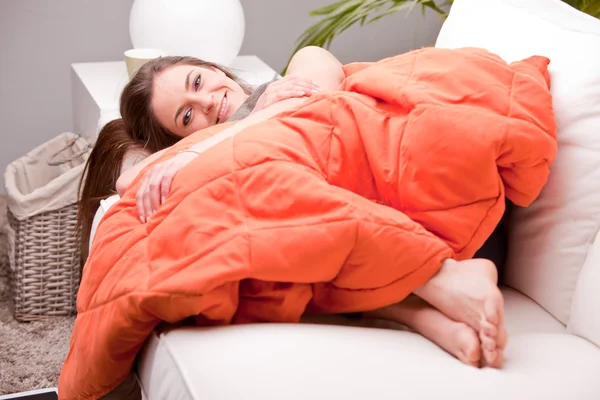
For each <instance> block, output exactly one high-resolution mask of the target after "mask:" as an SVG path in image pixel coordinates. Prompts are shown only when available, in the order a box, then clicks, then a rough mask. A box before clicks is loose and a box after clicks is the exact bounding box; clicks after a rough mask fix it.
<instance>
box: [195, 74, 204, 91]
mask: <svg viewBox="0 0 600 400" xmlns="http://www.w3.org/2000/svg"><path fill="white" fill-rule="evenodd" d="M201 79H202V78H201V76H200V75H198V76H197V77H196V79H195V80H194V90H198V88H199V87H200V82H202V80H201Z"/></svg>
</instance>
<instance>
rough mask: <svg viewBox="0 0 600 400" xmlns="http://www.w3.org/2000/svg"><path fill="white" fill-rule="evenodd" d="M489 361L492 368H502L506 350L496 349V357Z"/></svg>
mask: <svg viewBox="0 0 600 400" xmlns="http://www.w3.org/2000/svg"><path fill="white" fill-rule="evenodd" d="M487 363H488V365H489V366H490V367H492V368H502V365H503V364H504V352H503V351H502V350H498V351H496V354H495V356H494V358H493V359H492V360H491V361H488V362H487Z"/></svg>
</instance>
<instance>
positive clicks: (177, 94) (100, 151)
mask: <svg viewBox="0 0 600 400" xmlns="http://www.w3.org/2000/svg"><path fill="white" fill-rule="evenodd" d="M343 78H344V73H343V71H342V65H341V63H340V62H339V61H338V60H337V59H336V58H335V57H334V56H333V55H331V54H330V53H329V52H327V51H325V50H323V49H321V48H316V47H309V48H305V49H303V50H301V51H299V52H298V53H297V54H296V55H295V56H294V58H293V59H292V61H291V63H290V66H289V68H288V75H287V76H286V77H284V78H283V79H281V80H278V81H274V82H271V83H267V84H265V85H261V86H260V87H259V88H257V89H255V90H254V91H253V90H252V89H250V88H249V87H248V86H246V85H245V84H243V83H242V82H240V81H239V80H238V79H237V78H236V77H235V76H234V75H233V74H231V73H230V72H229V71H227V70H226V69H224V68H222V67H219V66H217V65H214V64H210V63H206V62H202V61H200V60H196V59H193V58H189V57H177V58H173V57H166V58H162V59H158V60H155V61H152V62H150V63H148V64H146V65H145V66H144V67H142V68H141V69H140V71H139V72H138V73H137V75H136V76H135V77H134V78H133V79H132V81H131V82H130V83H129V84H128V85H127V86H126V88H125V89H124V91H123V94H122V97H121V115H122V118H123V119H122V120H117V121H113V122H112V123H111V124H108V125H107V126H106V127H105V129H104V130H103V131H102V132H101V133H100V134H99V137H98V141H97V143H96V145H95V148H94V150H93V152H92V155H91V157H90V159H89V162H88V166H87V176H86V179H85V181H84V184H83V185H82V191H81V203H80V223H81V226H82V230H83V232H84V234H89V228H90V226H91V221H92V219H93V216H94V213H95V210H96V209H97V207H98V204H99V201H100V199H102V198H105V197H108V196H109V195H111V194H114V191H115V189H116V190H117V191H118V193H119V194H123V193H124V192H125V191H126V190H127V189H128V187H129V186H130V183H131V182H132V181H133V179H134V178H135V177H136V176H137V175H138V174H139V173H140V171H141V170H142V169H143V168H144V167H146V166H147V165H148V164H149V163H151V162H153V161H155V160H156V159H157V158H158V157H159V156H160V155H161V154H162V152H163V151H164V150H165V149H166V148H168V147H169V146H171V145H172V144H174V143H176V142H177V141H178V140H179V139H181V138H183V137H186V136H188V135H190V134H192V133H194V132H197V131H199V130H201V129H204V128H207V127H209V126H212V125H214V124H219V123H223V122H226V121H232V120H239V122H236V123H235V124H233V125H232V126H230V127H228V128H227V129H225V130H223V131H221V132H220V133H219V134H217V135H215V136H213V137H210V138H208V139H206V140H204V141H203V142H201V143H199V144H197V145H194V146H192V147H190V148H189V149H188V150H187V151H184V152H181V153H179V154H177V155H176V156H175V157H173V158H171V159H170V160H168V161H165V162H163V163H160V164H157V165H155V166H154V167H153V168H152V169H151V170H150V171H149V172H148V173H147V174H145V176H144V180H143V183H142V185H141V186H140V188H139V190H138V192H137V207H138V212H139V215H140V220H141V222H142V223H145V222H146V221H147V220H148V219H149V218H151V217H152V215H153V214H154V213H155V212H156V210H158V208H159V207H160V204H161V203H162V201H163V199H164V198H165V197H166V196H167V195H168V193H169V189H170V185H171V182H172V179H173V177H174V176H175V174H176V173H177V172H178V171H179V170H180V169H181V168H183V167H184V166H185V165H187V164H188V163H189V162H191V161H192V160H193V159H194V158H196V157H198V156H200V154H201V153H202V151H203V150H204V149H207V148H209V147H211V146H213V145H214V144H216V143H218V142H219V141H221V140H223V139H224V138H227V137H230V136H232V135H235V134H236V133H237V132H240V131H241V130H243V129H244V128H246V127H248V126H250V125H252V124H255V123H258V122H261V121H264V120H267V119H269V118H270V117H272V116H274V115H276V114H278V113H280V112H282V111H285V110H288V109H290V108H292V107H295V106H297V105H298V104H299V103H301V102H303V101H304V100H305V99H306V98H307V97H309V96H310V95H311V94H312V93H314V92H316V91H319V90H321V91H330V90H336V89H337V88H338V87H339V85H340V83H341V82H342V80H343ZM140 157H145V158H144V159H143V160H142V161H140V162H137V160H138V158H140ZM100 164H101V165H102V166H100ZM83 243H84V244H85V247H86V248H85V251H82V254H84V255H85V254H87V240H84V241H83ZM82 250H83V249H82ZM475 271H477V272H475ZM495 271H496V270H495V267H494V266H493V264H492V263H490V262H487V261H486V260H468V261H463V262H460V263H456V262H454V261H453V260H448V262H447V263H446V264H444V267H442V270H441V271H440V273H438V274H437V275H436V276H435V277H434V278H432V280H431V281H430V282H429V283H428V284H427V285H425V286H423V287H422V288H421V289H420V290H419V293H417V294H418V295H419V296H420V297H421V298H418V297H416V296H411V297H409V298H408V299H406V300H405V301H403V302H402V303H400V304H396V305H393V306H389V307H385V308H383V309H379V310H374V311H372V312H368V313H365V316H366V317H372V318H380V319H387V320H392V321H395V322H399V323H402V324H404V325H407V326H409V327H410V328H412V329H414V330H415V331H417V332H419V333H421V334H422V335H424V336H425V337H427V338H429V339H430V340H432V341H433V342H435V343H436V344H438V345H439V346H440V347H442V348H443V349H445V350H446V351H448V352H449V353H450V354H452V355H454V356H455V357H457V358H458V359H460V360H461V361H463V362H464V363H466V364H469V365H473V366H480V365H481V364H483V363H485V364H487V365H489V366H492V367H500V366H501V365H502V363H503V349H504V347H505V345H506V340H507V337H506V332H505V330H504V328H503V321H502V319H503V317H502V296H501V294H500V292H499V290H498V289H497V287H496V283H497V275H496V274H495ZM471 273H473V275H474V276H476V278H477V279H474V280H471V279H470V278H469V274H471ZM444 293H445V294H446V295H447V296H441V297H440V294H444ZM422 298H424V299H430V298H431V299H440V298H441V300H440V301H438V302H437V303H438V304H440V303H443V304H442V305H443V307H442V308H443V309H445V310H450V309H452V310H453V309H456V310H457V311H456V312H452V313H451V315H455V316H456V315H461V314H463V313H464V314H468V313H471V314H477V315H478V317H475V319H477V318H480V320H477V321H476V322H474V323H470V324H469V325H471V326H469V325H468V324H467V323H466V322H468V319H469V318H471V316H472V315H471V316H466V315H465V316H463V317H462V318H460V317H459V318H455V319H456V320H453V319H451V318H449V317H448V316H446V315H445V314H443V313H442V312H440V311H438V310H437V309H436V308H433V307H432V306H431V305H430V304H428V303H427V302H425V301H424V300H422ZM438 307H439V305H438ZM490 309H493V310H492V311H490ZM461 310H462V311H461ZM488 314H494V317H493V318H492V321H489V319H490V318H487V315H488ZM471 319H472V318H471ZM457 321H462V322H457ZM474 328H475V329H474Z"/></svg>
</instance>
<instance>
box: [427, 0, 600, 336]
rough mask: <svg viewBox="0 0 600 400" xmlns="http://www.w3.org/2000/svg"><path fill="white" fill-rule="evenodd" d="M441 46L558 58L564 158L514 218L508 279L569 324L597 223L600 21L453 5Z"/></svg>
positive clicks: (460, 1)
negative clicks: (574, 298) (537, 197)
mask: <svg viewBox="0 0 600 400" xmlns="http://www.w3.org/2000/svg"><path fill="white" fill-rule="evenodd" d="M436 46H437V47H446V48H457V47H466V46H474V47H483V48H486V49H488V50H490V51H492V52H494V53H496V54H498V55H499V56H501V57H502V58H504V59H505V60H506V61H509V62H510V61H515V60H518V59H522V58H526V57H528V56H531V55H533V54H539V55H543V56H546V57H548V58H550V59H551V63H550V66H549V69H550V74H551V77H552V89H551V90H552V95H553V99H554V107H555V117H556V121H557V124H558V138H559V150H558V157H557V159H556V162H555V164H554V166H553V168H552V172H551V175H550V179H549V182H548V184H547V186H546V188H545V189H544V190H543V192H542V194H541V196H540V198H539V199H538V200H537V201H536V202H535V203H534V204H533V205H532V206H531V207H529V208H527V209H517V210H515V212H514V214H513V215H512V217H513V218H512V219H511V221H510V233H509V254H508V262H507V266H506V268H507V271H506V279H505V282H504V283H506V284H508V285H509V286H512V287H513V288H515V289H517V290H520V291H521V292H523V293H524V294H526V295H528V296H529V297H531V298H532V299H534V300H535V301H537V302H538V303H539V304H540V305H542V306H543V307H544V308H546V309H547V310H548V311H549V312H551V313H552V314H553V315H554V316H555V317H556V318H558V319H559V320H560V321H562V322H563V323H565V324H566V323H568V321H569V318H570V311H571V300H572V298H573V292H574V290H575V286H576V284H577V280H578V276H579V272H580V270H581V267H582V265H583V264H584V261H585V259H586V256H587V254H588V252H589V249H590V246H591V244H592V242H593V240H594V238H595V236H596V233H597V232H598V226H599V222H600V20H597V19H595V18H593V17H591V16H589V15H587V14H584V13H582V12H579V11H578V10H576V9H574V8H571V7H570V6H568V5H567V4H565V3H563V2H562V1H559V0H486V1H483V0H455V1H454V5H453V6H452V9H451V12H450V16H449V18H448V20H447V21H446V22H445V24H444V26H443V27H442V30H441V33H440V35H439V37H438V41H437V43H436ZM594 268H600V265H595V266H594ZM596 287H599V288H600V283H597V286H596ZM596 298H598V297H596Z"/></svg>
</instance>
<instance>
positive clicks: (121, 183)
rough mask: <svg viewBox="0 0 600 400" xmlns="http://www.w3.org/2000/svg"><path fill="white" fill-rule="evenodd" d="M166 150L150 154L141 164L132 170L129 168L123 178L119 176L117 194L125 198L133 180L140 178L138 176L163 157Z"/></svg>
mask: <svg viewBox="0 0 600 400" xmlns="http://www.w3.org/2000/svg"><path fill="white" fill-rule="evenodd" d="M166 150H167V149H164V150H161V151H159V152H156V153H154V154H150V155H149V156H148V157H146V158H144V159H143V160H142V161H140V162H139V163H137V164H134V165H133V166H131V167H130V168H127V169H126V170H125V171H123V173H122V174H121V176H119V179H117V193H118V194H119V196H123V194H124V193H125V191H126V190H127V188H128V187H129V185H131V182H133V180H134V179H135V177H136V176H138V174H139V173H140V172H141V171H142V170H143V169H144V168H145V167H146V166H147V165H148V164H150V163H152V162H153V161H155V160H157V159H158V158H159V157H160V156H161V155H163V153H164V152H165V151H166Z"/></svg>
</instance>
